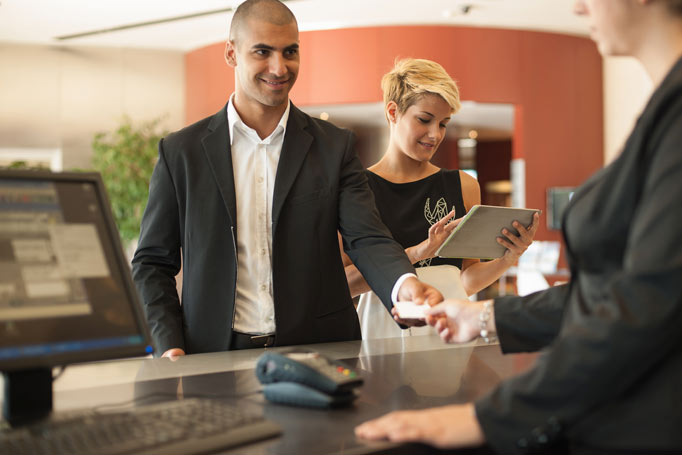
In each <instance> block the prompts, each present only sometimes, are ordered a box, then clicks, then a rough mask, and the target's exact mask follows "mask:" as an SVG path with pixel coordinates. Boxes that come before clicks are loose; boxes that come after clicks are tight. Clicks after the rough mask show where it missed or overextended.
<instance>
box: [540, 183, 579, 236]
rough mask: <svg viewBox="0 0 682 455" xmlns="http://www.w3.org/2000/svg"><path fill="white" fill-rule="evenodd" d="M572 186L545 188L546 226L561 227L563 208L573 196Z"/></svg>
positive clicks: (556, 228) (549, 227)
mask: <svg viewBox="0 0 682 455" xmlns="http://www.w3.org/2000/svg"><path fill="white" fill-rule="evenodd" d="M574 192H575V188H573V187H553V188H548V189H547V228H548V229H555V230H558V229H561V219H562V217H563V215H564V210H566V207H567V206H568V203H569V202H570V201H571V198H572V197H573V193H574Z"/></svg>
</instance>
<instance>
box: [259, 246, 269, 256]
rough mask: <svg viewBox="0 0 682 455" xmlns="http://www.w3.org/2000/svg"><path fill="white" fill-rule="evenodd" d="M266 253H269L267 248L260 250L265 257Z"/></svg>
mask: <svg viewBox="0 0 682 455" xmlns="http://www.w3.org/2000/svg"><path fill="white" fill-rule="evenodd" d="M265 253H267V251H265V248H263V249H262V250H260V254H262V255H263V256H265Z"/></svg>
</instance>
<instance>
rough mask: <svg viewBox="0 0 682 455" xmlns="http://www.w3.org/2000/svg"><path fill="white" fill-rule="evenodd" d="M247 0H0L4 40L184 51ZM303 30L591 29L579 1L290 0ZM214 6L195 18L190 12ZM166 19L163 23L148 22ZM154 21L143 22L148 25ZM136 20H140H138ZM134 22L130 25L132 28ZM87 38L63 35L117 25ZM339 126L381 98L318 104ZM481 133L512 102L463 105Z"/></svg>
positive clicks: (493, 128)
mask: <svg viewBox="0 0 682 455" xmlns="http://www.w3.org/2000/svg"><path fill="white" fill-rule="evenodd" d="M241 1H242V0H61V1H57V0H0V46H1V45H2V43H3V42H13V43H30V44H42V45H58V46H63V45H67V46H83V45H87V46H114V47H133V48H148V49H164V50H175V51H181V52H186V51H190V50H192V49H196V48H199V47H202V46H205V45H208V44H213V43H216V42H221V41H224V40H225V39H226V37H227V34H228V29H229V23H230V19H231V17H232V13H231V11H230V10H233V9H234V8H236V6H237V5H239V3H241ZM285 2H286V4H287V5H288V6H289V7H290V8H291V10H292V11H293V12H294V14H295V15H296V17H297V19H298V23H299V28H300V29H301V30H324V29H334V28H347V27H361V26H376V25H406V24H433V25H435V24H439V25H459V26H474V27H497V28H514V29H528V30H540V31H553V32H559V33H567V34H575V35H582V36H587V35H588V33H589V32H588V27H587V24H586V22H585V20H584V19H582V18H579V17H576V16H575V15H574V14H573V13H572V4H573V0H343V1H339V0H288V1H287V0H285ZM207 12H215V13H212V14H205V15H200V16H197V17H194V18H189V19H178V20H173V19H174V18H180V17H183V16H188V15H197V14H200V13H207ZM158 21H165V22H162V23H157V24H148V23H150V22H158ZM145 23H147V24H148V25H140V24H145ZM136 25H138V26H136ZM130 26H132V27H130ZM120 27H129V28H126V29H123V30H115V31H106V32H104V33H98V34H93V35H91V36H87V37H80V38H71V39H66V40H59V39H57V37H63V36H69V35H76V34H82V33H87V32H94V31H98V30H100V31H101V30H111V29H116V28H120ZM306 110H307V111H308V112H309V113H310V114H311V115H319V114H320V113H321V112H327V113H328V114H329V115H330V118H329V119H330V120H331V121H335V122H338V123H340V124H346V125H351V124H362V125H368V126H370V125H371V126H380V125H384V124H385V122H384V116H383V108H382V106H381V103H373V104H360V105H343V106H316V107H308V108H307V109H306ZM470 127H471V128H476V129H478V130H479V131H480V132H481V138H483V137H492V138H497V137H500V136H503V137H504V136H506V137H509V136H510V135H511V131H512V127H513V107H512V106H508V105H507V106H505V105H481V104H476V103H464V106H463V108H462V110H461V111H460V112H459V113H458V114H457V115H456V116H455V117H454V118H453V121H452V122H451V126H450V127H449V128H448V131H449V134H457V135H462V134H463V133H464V134H466V132H467V131H468V129H469V128H470Z"/></svg>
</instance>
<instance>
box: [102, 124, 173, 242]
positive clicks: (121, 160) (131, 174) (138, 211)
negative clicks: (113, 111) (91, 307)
mask: <svg viewBox="0 0 682 455" xmlns="http://www.w3.org/2000/svg"><path fill="white" fill-rule="evenodd" d="M160 121H161V119H155V120H151V121H148V122H145V123H141V124H139V125H133V124H132V121H131V120H130V118H128V117H124V118H123V121H122V123H121V125H120V126H119V127H118V128H117V129H116V130H115V131H113V132H109V133H104V132H100V133H97V134H96V135H95V137H94V139H93V141H92V150H93V158H92V163H93V166H94V168H95V170H96V171H97V172H99V173H100V174H101V175H102V180H103V181H104V185H105V186H106V188H107V192H108V194H109V200H110V202H111V209H112V211H113V213H114V218H115V220H116V225H117V226H118V231H119V235H120V236H121V241H122V243H123V245H124V248H126V251H128V250H129V249H130V248H131V246H132V245H134V243H135V241H136V240H137V238H138V237H139V234H140V221H141V220H142V213H143V211H144V208H145V206H146V205H147V198H148V196H149V179H150V178H151V175H152V170H153V169H154V165H155V164H156V161H157V157H158V152H157V147H158V142H159V140H160V139H161V138H162V137H163V136H164V135H165V134H166V132H165V131H161V132H159V131H158V130H159V123H160Z"/></svg>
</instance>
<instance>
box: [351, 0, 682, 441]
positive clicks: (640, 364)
mask: <svg viewBox="0 0 682 455" xmlns="http://www.w3.org/2000/svg"><path fill="white" fill-rule="evenodd" d="M575 11H576V13H577V14H580V15H585V16H587V17H588V18H589V23H590V27H591V32H592V37H593V39H594V40H595V41H596V42H597V44H598V47H599V51H600V52H601V53H602V54H603V55H630V56H634V57H635V58H637V59H638V60H639V61H640V62H641V63H642V64H643V66H644V67H645V69H646V70H647V72H648V73H649V75H650V76H651V78H652V80H653V82H654V84H655V86H657V89H656V90H655V92H654V94H653V95H652V97H651V99H650V100H649V102H648V104H647V106H646V108H645V110H644V112H643V113H642V115H641V116H640V118H639V120H638V122H637V124H636V126H635V129H634V131H633V132H632V134H631V136H630V137H629V139H628V141H627V142H626V144H625V148H624V150H623V152H622V154H621V155H620V156H619V157H618V158H617V159H616V160H615V161H614V162H613V163H612V164H611V165H609V166H608V167H606V168H605V169H603V170H602V171H600V172H598V173H597V174H596V175H594V176H593V177H592V178H590V179H589V180H588V181H587V182H586V183H585V184H583V185H582V187H581V188H579V189H578V190H577V191H576V193H575V195H574V197H573V198H572V200H571V203H570V205H569V207H568V208H567V211H566V215H565V218H564V220H565V222H564V237H565V239H566V245H567V250H568V259H569V263H570V267H571V272H572V279H571V282H570V283H569V284H567V285H564V286H559V287H555V288H551V289H549V290H547V291H543V292H540V293H536V294H532V295H530V296H527V297H511V298H499V299H496V300H495V301H494V305H493V302H492V301H489V302H488V303H487V304H486V305H485V306H484V307H483V309H482V308H481V307H480V306H476V305H472V304H470V303H468V302H465V301H454V300H450V301H446V302H444V303H442V304H440V305H438V306H436V307H433V308H431V309H430V310H429V312H430V313H431V314H432V316H431V317H430V318H429V323H431V324H435V326H436V328H437V329H438V330H439V332H440V334H441V337H442V338H443V339H445V340H446V341H449V342H463V341H468V340H471V339H473V338H475V337H476V336H477V335H478V334H479V332H482V331H483V330H482V329H481V328H480V327H479V317H480V315H481V314H483V315H484V317H483V318H484V319H485V315H486V314H487V315H489V316H490V318H489V319H488V324H487V327H484V329H486V330H488V331H497V334H498V336H499V340H500V346H501V348H502V350H503V351H504V352H520V351H536V350H540V349H543V352H542V354H541V355H540V356H539V357H538V360H537V362H536V364H535V366H534V367H533V368H532V369H531V370H530V371H528V372H527V373H525V374H523V375H521V376H517V377H515V378H512V379H510V380H507V381H504V382H503V383H502V384H501V385H500V386H499V387H498V388H497V389H495V390H494V391H492V392H491V393H490V394H489V395H488V396H486V397H484V398H482V399H480V400H479V401H477V402H476V403H473V404H466V405H454V406H447V407H442V408H435V409H431V410H423V411H410V412H396V413H391V414H388V415H387V416H384V417H382V418H379V419H377V420H374V421H370V422H368V423H365V424H363V425H361V426H359V427H358V428H357V429H356V433H357V434H358V435H359V436H361V437H364V438H370V439H380V438H388V439H391V440H395V441H423V442H426V443H429V444H432V445H436V446H439V447H452V448H454V447H461V446H471V445H480V444H483V443H487V444H488V445H490V446H491V447H492V448H493V449H494V450H495V451H496V452H497V453H503V454H514V453H557V452H558V451H559V450H560V449H559V447H561V448H562V449H563V450H568V452H569V453H571V454H574V453H575V454H607V453H608V454H615V453H617V454H634V453H638V454H663V453H670V454H672V453H676V454H679V453H682V431H681V430H682V388H681V387H680V386H679V384H680V380H681V379H680V378H682V203H681V202H680V201H681V199H682V0H579V1H576V2H575ZM559 89H560V87H557V90H559ZM491 305H492V307H491ZM443 315H444V316H445V317H442V316H443ZM561 453H565V452H561Z"/></svg>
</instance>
